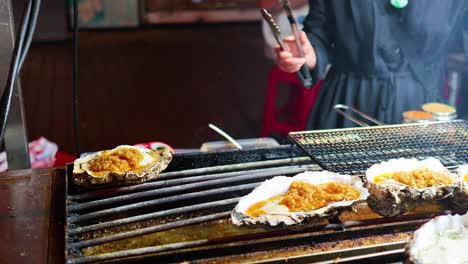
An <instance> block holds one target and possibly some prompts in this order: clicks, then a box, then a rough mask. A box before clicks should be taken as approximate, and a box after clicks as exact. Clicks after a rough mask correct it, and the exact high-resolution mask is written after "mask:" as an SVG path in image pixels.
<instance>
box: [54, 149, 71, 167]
mask: <svg viewBox="0 0 468 264" xmlns="http://www.w3.org/2000/svg"><path fill="white" fill-rule="evenodd" d="M75 159H76V157H75V156H73V155H71V154H68V153H66V152H62V151H57V153H56V154H55V163H54V167H63V166H65V165H67V163H70V162H74V161H75Z"/></svg>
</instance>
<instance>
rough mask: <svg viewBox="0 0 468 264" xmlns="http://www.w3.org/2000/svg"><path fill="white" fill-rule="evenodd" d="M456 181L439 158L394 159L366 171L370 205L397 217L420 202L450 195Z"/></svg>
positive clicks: (384, 213) (385, 213)
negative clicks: (419, 159) (420, 159)
mask: <svg viewBox="0 0 468 264" xmlns="http://www.w3.org/2000/svg"><path fill="white" fill-rule="evenodd" d="M455 182H456V179H455V177H454V176H453V175H452V174H450V172H449V171H448V170H447V169H446V168H445V167H444V165H442V163H440V161H439V160H437V159H435V158H428V159H425V160H422V161H418V160H416V159H403V158H402V159H393V160H389V161H387V162H383V163H380V164H376V165H373V166H372V167H370V168H369V169H368V170H367V171H366V187H367V188H368V189H369V196H368V197H367V203H368V205H369V207H370V208H371V209H372V210H373V211H374V212H376V213H378V214H380V215H382V216H395V215H399V214H403V213H405V212H407V211H409V210H411V209H413V208H414V207H416V205H417V204H418V203H419V202H420V201H432V200H441V199H444V198H446V197H448V196H450V195H451V194H452V193H453V190H454V188H455Z"/></svg>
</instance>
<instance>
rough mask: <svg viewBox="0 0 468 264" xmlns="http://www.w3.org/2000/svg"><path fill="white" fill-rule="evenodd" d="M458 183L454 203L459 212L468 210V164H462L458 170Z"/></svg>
mask: <svg viewBox="0 0 468 264" xmlns="http://www.w3.org/2000/svg"><path fill="white" fill-rule="evenodd" d="M457 174H458V177H459V179H458V183H457V186H456V187H455V190H454V192H453V205H454V207H455V209H456V210H457V211H459V212H462V213H465V212H466V211H468V165H464V166H461V167H460V168H458V170H457Z"/></svg>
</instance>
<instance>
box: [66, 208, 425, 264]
mask: <svg viewBox="0 0 468 264" xmlns="http://www.w3.org/2000/svg"><path fill="white" fill-rule="evenodd" d="M229 213H230V212H225V213H220V214H226V216H224V217H227V216H228V215H229ZM221 218H223V217H221ZM213 220H215V219H213ZM383 221H385V219H384V220H383ZM387 221H388V220H387ZM372 222H373V221H370V223H372ZM425 222H427V219H417V220H410V221H403V222H392V223H388V224H383V225H379V226H370V227H367V226H366V225H369V223H368V222H366V221H355V222H349V223H346V225H345V226H346V228H353V227H354V228H355V229H354V230H348V231H347V230H346V228H345V227H344V225H341V224H329V225H325V226H318V227H316V228H313V229H315V230H313V231H310V230H309V231H307V232H305V233H299V234H296V235H292V236H281V235H283V233H284V230H277V231H276V232H275V231H272V232H266V233H264V234H263V237H261V238H260V239H256V240H251V239H249V237H240V239H239V237H237V238H235V237H233V238H227V239H220V240H207V239H202V240H195V241H189V242H179V243H172V244H166V245H162V246H151V247H144V248H138V249H130V250H123V251H118V252H114V253H107V254H100V255H96V256H90V257H83V258H75V259H73V260H71V262H69V263H77V264H78V263H89V262H96V261H105V260H112V259H117V258H123V257H131V256H138V255H142V254H154V253H160V252H165V251H170V250H177V249H184V248H194V247H199V246H209V245H212V244H216V245H220V244H221V243H230V244H229V245H226V246H236V245H244V246H251V247H255V245H258V244H262V243H278V244H281V241H284V242H285V241H288V240H304V241H305V239H307V241H315V239H314V238H317V239H318V238H320V237H322V238H323V237H325V236H329V235H331V234H329V233H321V232H319V233H317V231H327V230H335V231H337V232H338V233H342V232H350V233H353V232H354V233H359V232H365V233H370V232H378V231H379V230H382V229H395V230H397V229H400V228H401V229H408V228H416V227H417V226H420V225H421V224H423V223H425ZM335 234H337V233H335ZM278 235H280V236H279V237H278ZM105 238H106V237H105ZM245 239H247V241H244V240H245ZM88 241H91V240H88ZM84 242H87V241H84ZM99 242H102V241H99ZM107 242H108V241H107ZM233 242H236V243H234V244H236V245H234V244H233ZM94 243H95V242H94V241H93V243H92V244H94ZM102 243H105V242H102ZM404 243H405V244H406V242H404ZM88 246H89V245H88ZM384 246H385V244H384ZM80 247H84V246H81V245H80Z"/></svg>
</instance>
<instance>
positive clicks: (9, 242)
mask: <svg viewBox="0 0 468 264" xmlns="http://www.w3.org/2000/svg"><path fill="white" fill-rule="evenodd" d="M64 187H65V171H64V169H41V170H23V171H10V172H6V173H1V174H0V263H63V262H64V212H65V210H64V203H65V202H64V200H65V199H64V198H65V191H64V190H65V189H64Z"/></svg>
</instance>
